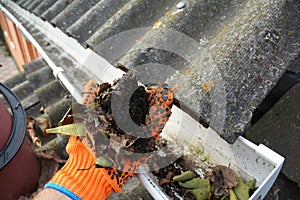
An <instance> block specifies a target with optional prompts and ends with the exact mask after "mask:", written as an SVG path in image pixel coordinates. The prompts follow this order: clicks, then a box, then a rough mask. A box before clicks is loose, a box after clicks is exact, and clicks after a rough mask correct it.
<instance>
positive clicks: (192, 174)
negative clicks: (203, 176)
mask: <svg viewBox="0 0 300 200" xmlns="http://www.w3.org/2000/svg"><path fill="white" fill-rule="evenodd" d="M196 176H197V175H196V174H195V172H193V171H185V172H183V173H182V174H180V175H177V176H174V177H173V181H186V180H189V179H192V178H195V177H196Z"/></svg>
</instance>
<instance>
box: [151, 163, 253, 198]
mask: <svg viewBox="0 0 300 200" xmlns="http://www.w3.org/2000/svg"><path fill="white" fill-rule="evenodd" d="M154 175H155V176H157V177H159V179H160V181H159V184H160V186H161V187H162V188H164V191H165V192H166V193H167V194H168V195H169V196H170V197H171V198H173V199H187V200H193V199H196V200H205V199H208V200H244V199H245V200H246V199H249V196H250V194H252V192H254V190H255V179H252V180H249V181H248V182H246V183H245V182H244V181H243V179H242V178H241V177H238V175H237V174H236V173H235V172H234V171H233V170H232V169H230V168H229V167H226V166H222V165H217V166H214V167H212V168H211V170H210V171H209V173H208V174H207V175H206V176H205V177H200V176H198V174H197V173H195V171H193V170H192V169H186V164H185V163H184V159H183V158H179V159H178V160H176V161H175V162H174V163H172V164H170V165H169V166H167V167H165V168H163V169H160V170H159V171H158V172H154Z"/></svg>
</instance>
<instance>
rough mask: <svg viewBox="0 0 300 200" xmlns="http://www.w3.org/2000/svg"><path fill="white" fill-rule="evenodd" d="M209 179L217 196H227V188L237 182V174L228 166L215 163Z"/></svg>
mask: <svg viewBox="0 0 300 200" xmlns="http://www.w3.org/2000/svg"><path fill="white" fill-rule="evenodd" d="M209 180H210V181H212V182H213V188H214V194H215V195H217V196H229V189H231V188H234V187H236V186H237V184H238V183H239V179H238V176H237V174H236V173H235V172H234V171H233V170H232V169H230V168H229V167H226V166H222V165H217V166H215V167H213V168H212V171H211V173H210V174H209Z"/></svg>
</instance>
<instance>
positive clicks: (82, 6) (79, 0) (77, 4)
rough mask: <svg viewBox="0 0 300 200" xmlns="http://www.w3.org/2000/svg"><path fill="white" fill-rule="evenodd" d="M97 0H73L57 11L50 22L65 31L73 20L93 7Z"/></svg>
mask: <svg viewBox="0 0 300 200" xmlns="http://www.w3.org/2000/svg"><path fill="white" fill-rule="evenodd" d="M98 1H99V0H74V1H72V3H71V4H70V5H69V6H67V7H66V8H65V9H64V10H63V11H62V12H61V13H59V14H58V15H57V16H56V17H55V18H54V19H53V20H52V21H51V22H52V23H53V24H54V25H56V26H57V27H59V28H60V29H61V30H63V31H66V30H67V28H69V27H70V26H71V25H72V24H73V23H74V22H75V21H77V20H78V19H79V18H80V17H81V16H82V15H83V14H84V13H85V12H87V11H88V10H89V9H90V8H91V7H93V6H94V5H95V4H96V3H97V2H98Z"/></svg>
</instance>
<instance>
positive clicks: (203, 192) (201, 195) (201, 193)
mask: <svg viewBox="0 0 300 200" xmlns="http://www.w3.org/2000/svg"><path fill="white" fill-rule="evenodd" d="M188 191H189V192H190V193H192V194H193V195H194V196H195V197H196V200H207V199H208V198H209V196H210V189H208V188H197V189H193V190H188Z"/></svg>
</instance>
